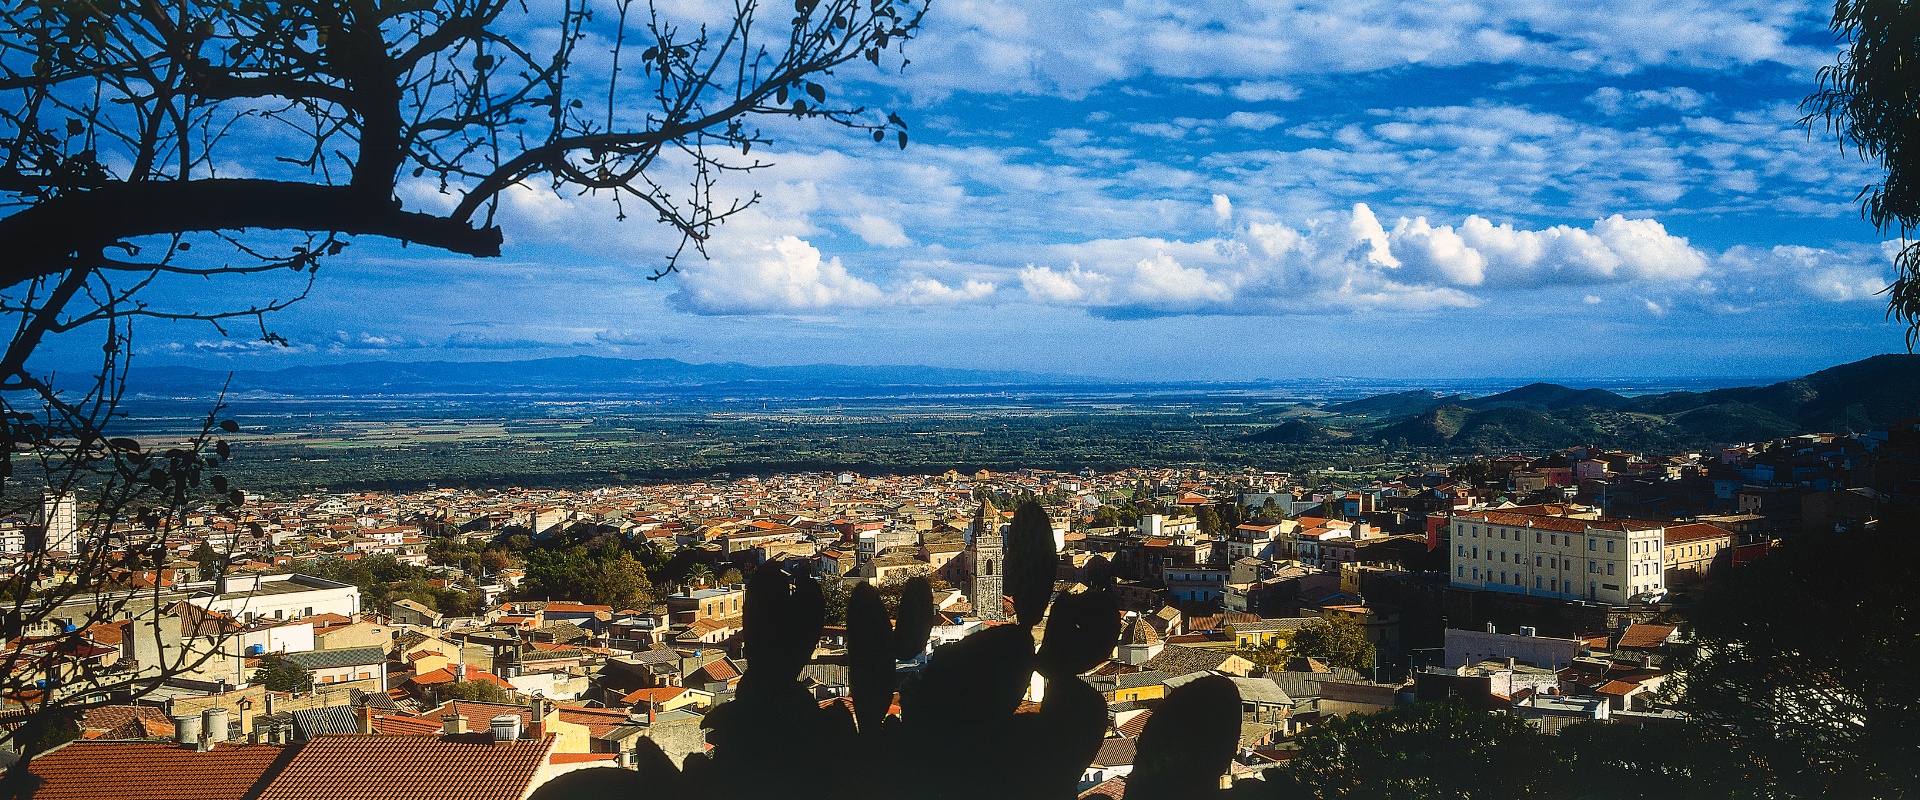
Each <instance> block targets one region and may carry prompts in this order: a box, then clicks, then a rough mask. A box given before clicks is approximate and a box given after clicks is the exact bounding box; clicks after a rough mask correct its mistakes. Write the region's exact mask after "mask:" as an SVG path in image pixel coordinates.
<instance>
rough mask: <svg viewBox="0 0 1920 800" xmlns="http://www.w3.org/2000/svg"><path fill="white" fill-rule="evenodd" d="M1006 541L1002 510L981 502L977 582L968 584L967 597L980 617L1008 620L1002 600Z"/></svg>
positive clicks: (976, 532)
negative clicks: (1001, 524) (1003, 552)
mask: <svg viewBox="0 0 1920 800" xmlns="http://www.w3.org/2000/svg"><path fill="white" fill-rule="evenodd" d="M1005 544H1006V539H1005V538H1004V537H1002V536H1001V534H1000V511H999V509H996V508H994V507H993V501H991V500H982V501H980V510H979V511H978V512H976V513H975V514H974V517H973V543H972V545H971V547H970V549H971V550H972V555H973V581H972V584H971V585H970V586H968V587H967V600H968V601H969V602H972V603H973V614H974V616H976V617H979V618H980V619H990V620H1004V619H1006V614H1005V613H1003V612H1002V611H1001V603H1000V598H1001V597H1002V596H1003V594H1004V592H1005V590H1004V589H1003V588H1002V587H1001V580H1002V579H1001V574H1002V572H1003V571H1004V568H1005V566H1006V565H1005V563H1004V559H1003V557H1002V554H1001V552H1000V551H1001V549H1002V548H1003V547H1004V546H1005Z"/></svg>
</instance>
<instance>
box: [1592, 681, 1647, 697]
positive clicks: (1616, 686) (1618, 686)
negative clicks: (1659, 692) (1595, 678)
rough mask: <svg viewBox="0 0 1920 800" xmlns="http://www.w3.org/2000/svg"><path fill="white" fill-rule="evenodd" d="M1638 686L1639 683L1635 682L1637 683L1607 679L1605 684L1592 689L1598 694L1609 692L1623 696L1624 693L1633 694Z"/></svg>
mask: <svg viewBox="0 0 1920 800" xmlns="http://www.w3.org/2000/svg"><path fill="white" fill-rule="evenodd" d="M1639 688H1640V684H1637V683H1628V682H1626V681H1608V682H1607V685H1605V686H1602V687H1600V688H1598V689H1595V690H1594V691H1596V692H1599V693H1600V694H1610V695H1618V696H1621V697H1624V696H1626V695H1630V694H1633V693H1634V691H1635V690H1638V689H1639Z"/></svg>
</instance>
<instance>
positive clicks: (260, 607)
mask: <svg viewBox="0 0 1920 800" xmlns="http://www.w3.org/2000/svg"><path fill="white" fill-rule="evenodd" d="M180 588H182V589H184V590H186V591H189V592H192V594H191V595H190V596H189V597H188V598H187V602H189V603H192V604H194V605H196V606H199V607H201V608H204V609H207V610H208V611H218V612H220V613H222V614H226V615H227V616H230V617H233V618H234V619H237V620H242V621H252V620H256V619H298V618H300V617H311V616H313V615H315V614H339V615H340V616H343V617H352V616H353V615H354V614H357V613H359V612H360V587H358V586H353V585H351V584H346V583H337V582H334V581H330V580H326V579H324V578H315V577H313V576H311V575H233V576H229V577H224V578H221V579H219V580H217V581H203V582H200V583H189V584H184V585H182V586H181V587H180Z"/></svg>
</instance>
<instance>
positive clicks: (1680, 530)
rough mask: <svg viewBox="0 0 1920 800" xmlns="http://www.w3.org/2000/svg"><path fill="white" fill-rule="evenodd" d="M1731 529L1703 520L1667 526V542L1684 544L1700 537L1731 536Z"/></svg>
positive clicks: (1700, 538)
mask: <svg viewBox="0 0 1920 800" xmlns="http://www.w3.org/2000/svg"><path fill="white" fill-rule="evenodd" d="M1732 536H1733V531H1730V530H1727V529H1726V528H1722V527H1720V526H1718V525H1709V524H1707V523H1705V522H1689V523H1687V524H1685V525H1674V526H1672V527H1669V528H1667V544H1686V543H1688V542H1697V541H1700V540H1702V539H1717V538H1721V537H1727V538H1731V537H1732Z"/></svg>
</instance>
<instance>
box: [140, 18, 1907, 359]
mask: <svg viewBox="0 0 1920 800" xmlns="http://www.w3.org/2000/svg"><path fill="white" fill-rule="evenodd" d="M701 6H702V3H701V2H700V0H685V2H680V3H674V4H668V5H667V6H665V7H667V8H683V9H687V10H688V13H691V14H699V13H710V10H703V9H702V8H701ZM1829 8H1830V6H1827V5H1825V4H1820V3H1801V2H1757V1H1754V0H1747V1H1746V2H1721V1H1718V0H1661V1H1660V2H1653V1H1652V0H1633V1H1631V2H1615V3H1605V4H1596V3H1590V2H1569V1H1568V0H1514V1H1512V2H1451V1H1449V2H1437V1H1435V2H1401V3H1392V2H1348V1H1346V0H1341V1H1339V2H1335V1H1334V0H1312V1H1310V2H1301V3H1234V2H1219V3H1172V2H1107V1H1105V0H1101V1H1098V2H1096V1H1092V0H1083V1H1081V2H1060V3H1052V2H1023V1H1022V0H935V2H934V6H933V10H932V12H931V14H930V15H929V17H928V25H927V28H926V30H925V31H924V34H923V35H922V37H921V38H920V39H919V40H918V41H916V42H914V43H913V44H912V45H911V46H910V49H909V51H908V55H909V56H910V57H912V59H913V64H912V65H911V66H910V67H909V68H907V70H906V71H905V72H904V74H893V73H882V72H877V71H875V70H873V69H872V68H870V67H868V66H867V65H864V64H861V65H858V66H851V67H848V68H846V69H843V70H842V71H841V72H840V74H839V75H838V76H836V78H835V90H836V91H837V92H840V93H845V94H850V95H851V96H854V97H856V98H858V99H860V100H863V101H866V102H870V103H872V104H875V105H878V106H883V107H887V108H892V109H898V110H899V112H900V113H901V115H902V116H903V117H905V118H906V119H907V121H908V122H909V124H911V125H912V126H913V127H912V130H913V136H914V140H913V144H912V146H910V147H908V148H907V149H906V150H904V151H901V150H898V149H897V148H894V147H893V146H891V143H889V144H888V145H886V146H879V145H874V144H873V143H871V141H870V140H868V139H866V138H865V137H861V136H858V135H854V134H852V133H849V132H846V131H842V130H838V129H835V128H831V127H827V126H821V125H790V124H773V125H769V126H768V131H769V133H771V134H772V135H774V136H775V137H776V139H777V141H776V143H775V145H774V146H773V147H772V148H770V150H771V158H772V160H773V161H774V162H775V166H774V167H773V168H772V169H770V170H767V171H764V172H761V173H756V174H754V175H751V176H746V177H743V178H741V179H739V180H736V181H734V182H733V183H731V184H730V185H729V186H728V189H729V190H730V191H732V192H735V193H738V194H745V193H747V192H752V191H758V192H760V193H761V194H762V196H763V198H764V199H763V200H762V201H761V203H760V204H759V205H758V206H757V207H756V208H755V209H754V210H752V211H751V212H749V213H748V214H746V215H743V216H741V217H738V218H735V219H734V220H732V221H730V222H729V223H728V224H727V225H725V226H724V228H723V229H722V230H721V231H720V232H719V234H718V235H717V236H716V237H715V240H714V241H713V242H712V244H711V246H710V248H709V250H710V255H711V258H710V259H709V260H704V261H701V260H693V261H688V262H685V263H684V264H683V272H682V273H681V274H678V275H674V276H671V277H669V278H667V279H665V280H662V281H659V282H650V281H648V280H646V279H645V278H646V276H647V275H648V274H650V273H651V272H652V270H653V268H655V267H656V266H658V265H659V263H660V259H661V254H662V253H663V250H664V248H666V247H668V246H669V245H670V243H671V242H670V239H669V237H668V236H667V235H666V232H665V231H663V230H661V229H659V228H658V227H657V226H654V225H652V224H651V223H649V222H647V221H645V220H644V219H641V218H634V219H629V220H627V221H624V222H622V221H617V220H616V219H615V218H614V216H615V215H614V212H613V211H612V209H611V208H610V206H609V205H608V204H606V203H603V202H600V201H597V200H595V199H593V198H579V197H563V196H556V195H554V194H553V193H551V192H548V191H545V190H542V189H525V190H522V191H516V192H514V193H512V194H511V195H510V196H509V197H508V199H507V201H506V203H505V205H504V208H503V211H502V219H503V221H504V223H505V225H506V231H507V242H508V246H507V248H506V252H505V254H504V256H503V257H501V258H499V259H490V260H472V259H465V258H456V257H447V256H444V255H442V254H437V253H434V252H431V251H423V250H419V249H412V250H402V249H400V248H398V247H392V246H384V245H379V244H375V243H356V244H355V246H354V247H352V248H350V249H349V251H348V252H347V254H345V255H343V256H341V257H339V258H337V259H335V260H333V261H332V262H330V263H329V264H328V266H327V267H326V269H325V270H324V271H323V272H322V277H321V279H320V283H319V285H318V287H317V288H316V292H315V295H314V296H313V297H312V298H311V299H309V300H308V301H306V302H304V303H302V304H300V305H298V306H296V307H295V308H293V309H291V310H288V311H286V312H283V313H282V314H280V315H278V316H277V317H276V318H274V319H273V327H274V328H275V329H276V330H277V331H278V332H280V333H282V334H284V335H286V336H288V337H289V338H290V339H291V341H292V342H293V346H292V347H290V348H275V347H269V346H264V345H262V344H260V343H257V342H252V341H249V336H248V331H246V330H244V329H239V330H236V331H235V332H234V335H233V336H231V337H228V338H222V337H220V336H218V335H217V334H215V333H214V332H213V331H211V330H210V329H208V328H206V327H205V326H187V325H162V324H151V323H150V324H146V325H144V326H143V327H142V328H141V330H140V338H139V346H140V348H141V350H142V351H143V353H144V360H145V362H146V363H149V364H159V363H180V364H195V365H201V366H214V365H232V366H235V367H240V368H266V367H277V366H284V365H290V364H296V363H309V362H315V361H340V360H373V359H428V358H432V359H452V360H462V359H501V358H532V357H540V356H550V355H572V354H594V355H611V356H621V357H636V358H643V357H670V358H679V359H682V360H687V361H742V362H748V363H756V364H791V363H810V362H838V363H868V364H872V363H896V364H897V363H918V364H931V365H940V366H955V367H1007V368H1020V369H1031V370H1041V371H1053V372H1069V373H1083V374H1100V375H1110V376H1115V377H1138V378H1143V379H1195V378H1219V379H1245V378H1263V377H1269V378H1288V377H1306V376H1324V375H1357V376H1383V377H1421V376H1455V377H1467V376H1500V375H1528V376H1562V377H1566V378H1570V379H1573V378H1579V377H1600V376H1643V375H1685V374H1705V375H1784V374H1796V373H1800V372H1805V371H1810V370H1813V369H1818V368H1820V367H1823V366H1828V365H1831V364H1834V363H1839V362H1843V361H1850V360H1853V359H1857V358H1861V357H1864V356H1867V355H1871V354H1874V353H1879V352H1887V351H1892V350H1898V349H1901V348H1902V347H1903V343H1902V331H1901V329H1900V328H1899V327H1898V326H1896V325H1894V324H1892V323H1889V322H1887V321H1886V320H1885V305H1884V298H1883V297H1877V296H1875V294H1874V293H1875V292H1876V291H1878V290H1879V289H1880V288H1882V287H1884V286H1885V285H1886V283H1887V282H1888V281H1889V280H1890V279H1891V277H1892V274H1893V272H1892V265H1891V260H1890V258H1889V249H1888V246H1887V244H1886V242H1885V239H1886V237H1884V236H1881V235H1879V234H1877V233H1876V232H1875V231H1874V230H1873V229H1872V228H1871V227H1870V226H1868V225H1866V224H1865V223H1863V222H1861V221H1860V218H1859V214H1858V212H1857V209H1856V207H1855V206H1854V204H1853V197H1854V195H1855V193H1856V192H1857V191H1858V190H1859V188H1860V187H1861V186H1863V185H1865V184H1866V183H1869V182H1871V181H1872V180H1873V175H1874V173H1873V170H1872V168H1871V165H1868V164H1863V163H1861V162H1860V161H1858V160H1857V159H1855V158H1852V157H1851V156H1848V155H1843V154H1842V153H1840V152H1839V151H1838V149H1837V148H1836V146H1835V145H1834V143H1833V141H1832V140H1831V138H1829V137H1827V136H1825V135H1819V134H1817V135H1814V136H1811V137H1810V136H1809V135H1808V134H1807V132H1806V131H1804V130H1803V129H1801V128H1800V127H1799V126H1798V125H1797V119H1798V117H1799V112H1798V110H1797V108H1796V105H1797V103H1798V101H1799V100H1800V98H1801V97H1803V96H1804V95H1805V94H1807V92H1808V91H1809V90H1810V88H1811V87H1812V85H1813V80H1814V73H1815V70H1816V69H1817V68H1818V67H1819V66H1820V65H1822V64H1825V63H1828V62H1829V61H1831V59H1832V57H1833V53H1834V52H1835V45H1834V43H1833V41H1832V37H1831V36H1830V35H1829V34H1828V33H1827V31H1826V28H1825V24H1824V23H1825V14H1826V13H1827V12H1828V9H1829ZM758 152H759V148H756V153H758ZM407 199H408V201H409V202H411V203H420V204H426V205H431V204H433V203H434V202H438V201H436V200H435V199H434V198H433V197H431V196H427V195H426V194H424V193H423V194H421V195H418V196H410V197H408V198H407ZM175 291H179V292H183V293H188V292H191V293H209V292H211V293H213V294H212V295H210V296H215V297H219V296H228V297H232V296H257V295H261V293H264V294H265V295H268V296H270V295H271V294H272V293H273V292H274V291H276V289H274V288H273V287H262V286H250V285H245V284H241V285H223V286H220V287H218V288H207V287H189V288H181V289H177V290H175ZM194 296H196V297H197V296H199V295H197V294H196V295H194Z"/></svg>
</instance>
